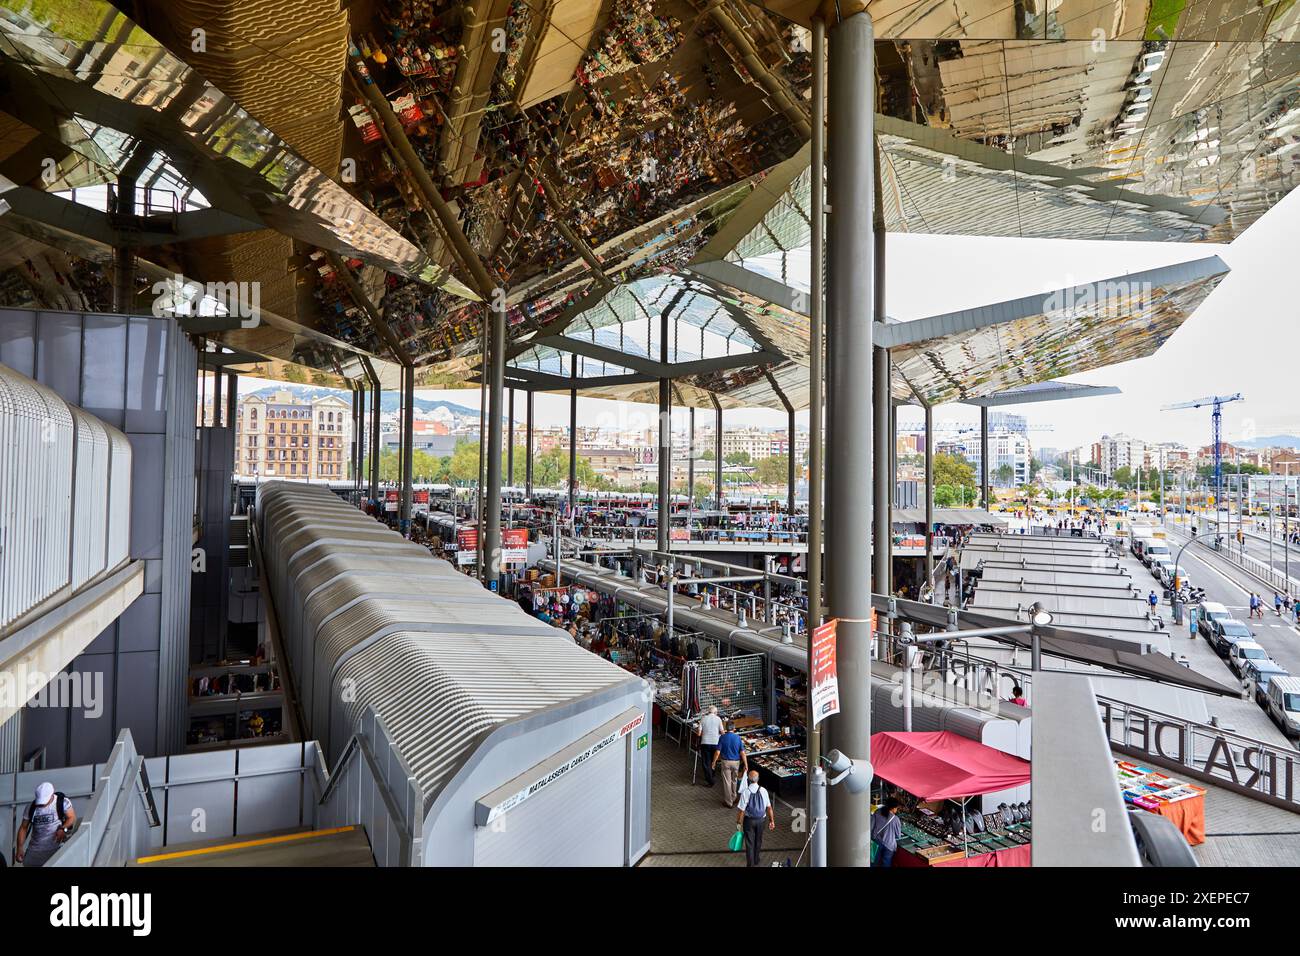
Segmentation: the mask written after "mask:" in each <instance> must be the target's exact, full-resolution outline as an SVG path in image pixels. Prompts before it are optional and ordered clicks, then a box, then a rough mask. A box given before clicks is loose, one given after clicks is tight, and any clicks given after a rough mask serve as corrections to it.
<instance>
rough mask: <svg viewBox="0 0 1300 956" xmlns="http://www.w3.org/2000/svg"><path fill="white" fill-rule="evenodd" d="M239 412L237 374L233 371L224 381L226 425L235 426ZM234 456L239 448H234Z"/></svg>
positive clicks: (237, 454)
mask: <svg viewBox="0 0 1300 956" xmlns="http://www.w3.org/2000/svg"><path fill="white" fill-rule="evenodd" d="M238 414H239V376H238V375H236V374H235V373H234V372H231V373H230V377H229V379H228V380H227V381H226V427H227V428H234V427H235V416H236V415H238ZM235 457H236V458H238V457H239V450H238V449H236V450H235Z"/></svg>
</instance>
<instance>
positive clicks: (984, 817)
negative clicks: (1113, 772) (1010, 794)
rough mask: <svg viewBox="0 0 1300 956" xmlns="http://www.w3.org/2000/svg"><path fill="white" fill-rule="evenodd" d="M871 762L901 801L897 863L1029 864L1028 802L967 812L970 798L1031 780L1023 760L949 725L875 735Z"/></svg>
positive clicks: (917, 864) (961, 864)
mask: <svg viewBox="0 0 1300 956" xmlns="http://www.w3.org/2000/svg"><path fill="white" fill-rule="evenodd" d="M871 762H872V768H873V769H874V771H875V774H876V776H877V777H878V778H879V779H880V780H882V781H885V782H886V783H887V784H888V785H889V786H890V788H891V789H892V790H893V795H894V796H896V797H897V798H898V799H899V800H900V802H901V803H902V805H903V809H902V810H900V811H899V814H898V817H899V822H900V823H901V824H902V830H903V833H902V836H901V837H900V839H899V841H898V850H897V852H896V853H895V855H894V865H895V866H981V867H983V866H989V867H992V866H1029V865H1030V860H1031V852H1030V836H1031V829H1030V807H1029V805H1028V804H1019V805H1014V806H1013V805H1003V806H1001V807H999V808H998V810H997V811H995V812H994V813H988V814H981V813H978V812H975V811H973V810H972V809H971V808H970V807H969V805H968V802H967V801H969V799H970V798H971V797H977V796H982V795H984V794H989V793H998V792H1000V791H1003V790H1012V789H1014V788H1016V787H1022V786H1025V785H1026V784H1028V783H1029V769H1030V765H1029V761H1027V760H1022V759H1021V758H1019V757H1014V756H1012V755H1011V754H1007V753H1003V752H1002V751H1000V750H994V749H993V748H992V747H988V746H985V745H984V744H981V743H978V742H977V741H974V740H968V739H967V738H965V737H961V736H958V735H957V734H955V733H952V732H951V731H946V730H945V731H937V732H932V733H878V734H873V735H872V737H871Z"/></svg>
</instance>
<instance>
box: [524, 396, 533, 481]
mask: <svg viewBox="0 0 1300 956" xmlns="http://www.w3.org/2000/svg"><path fill="white" fill-rule="evenodd" d="M524 415H525V417H526V418H527V423H526V424H525V425H524V494H525V495H527V496H528V497H529V498H531V497H532V496H533V390H532V389H529V390H528V401H527V402H525V403H524Z"/></svg>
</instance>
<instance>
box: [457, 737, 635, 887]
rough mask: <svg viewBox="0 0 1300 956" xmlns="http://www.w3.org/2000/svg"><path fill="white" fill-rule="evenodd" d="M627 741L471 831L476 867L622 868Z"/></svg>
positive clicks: (621, 741) (620, 742) (596, 756)
mask: <svg viewBox="0 0 1300 956" xmlns="http://www.w3.org/2000/svg"><path fill="white" fill-rule="evenodd" d="M627 748H628V741H627V740H626V739H624V740H620V741H619V742H618V745H617V746H613V747H606V748H605V749H604V750H602V751H601V752H600V753H598V754H596V755H595V756H594V757H592V758H591V759H590V760H588V761H586V762H585V763H583V764H582V765H581V766H580V767H578V768H577V769H576V770H574V771H572V772H570V773H566V774H564V775H563V776H561V777H560V778H559V779H558V780H556V781H555V782H554V783H552V784H550V785H548V786H547V787H546V788H545V789H543V790H542V791H541V792H540V793H538V794H537V796H535V797H533V798H532V799H529V800H525V801H524V802H523V803H521V804H519V805H518V806H517V807H515V808H514V809H512V810H511V811H510V813H508V814H507V815H506V816H504V817H502V818H501V819H500V823H499V825H498V826H486V827H475V828H474V865H475V866H547V867H557V866H621V865H622V864H623V833H624V829H625V827H626V825H627V824H626V821H624V819H623V814H621V813H615V812H612V808H614V807H622V806H623V804H624V802H625V794H626V793H627Z"/></svg>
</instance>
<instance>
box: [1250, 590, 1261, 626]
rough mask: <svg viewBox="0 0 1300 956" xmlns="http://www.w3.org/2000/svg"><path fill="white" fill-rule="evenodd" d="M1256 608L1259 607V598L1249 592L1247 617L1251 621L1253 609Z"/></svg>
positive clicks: (1253, 614)
mask: <svg viewBox="0 0 1300 956" xmlns="http://www.w3.org/2000/svg"><path fill="white" fill-rule="evenodd" d="M1258 609H1259V598H1258V597H1256V596H1255V595H1254V594H1251V596H1250V615H1249V617H1250V619H1251V620H1252V621H1253V620H1254V619H1255V611H1256V610H1258Z"/></svg>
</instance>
